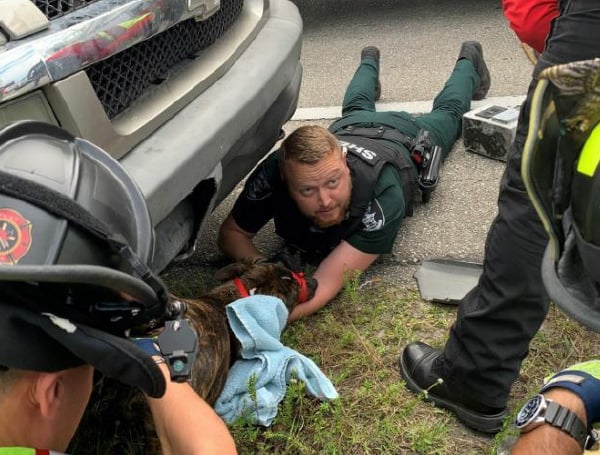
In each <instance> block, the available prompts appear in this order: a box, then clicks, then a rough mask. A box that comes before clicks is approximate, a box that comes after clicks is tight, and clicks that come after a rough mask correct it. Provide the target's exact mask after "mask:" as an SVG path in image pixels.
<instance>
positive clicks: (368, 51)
mask: <svg viewBox="0 0 600 455" xmlns="http://www.w3.org/2000/svg"><path fill="white" fill-rule="evenodd" d="M360 57H361V60H360V65H359V66H358V68H357V69H356V71H355V73H354V76H353V77H352V80H351V81H350V84H349V85H348V88H347V89H346V93H345V95H344V101H343V103H342V116H346V115H348V114H351V113H353V112H356V111H370V112H374V111H375V101H376V100H377V99H378V98H379V95H380V92H381V86H380V84H379V49H377V48H376V47H373V46H369V47H365V48H364V49H363V50H362V52H361V54H360Z"/></svg>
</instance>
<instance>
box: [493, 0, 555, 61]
mask: <svg viewBox="0 0 600 455" xmlns="http://www.w3.org/2000/svg"><path fill="white" fill-rule="evenodd" d="M502 8H503V9H504V15H505V16H506V18H507V19H508V22H509V24H510V28H512V29H513V30H514V32H515V33H516V35H517V36H518V37H519V39H520V40H521V41H522V42H523V43H525V44H527V45H529V46H531V47H532V48H533V49H535V50H536V51H538V52H542V51H543V50H544V44H545V42H546V37H547V36H548V33H549V32H550V23H551V22H552V19H554V18H555V17H556V16H558V0H502Z"/></svg>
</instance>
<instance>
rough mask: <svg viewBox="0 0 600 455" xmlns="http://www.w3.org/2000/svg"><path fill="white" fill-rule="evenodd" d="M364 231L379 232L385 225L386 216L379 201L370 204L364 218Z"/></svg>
mask: <svg viewBox="0 0 600 455" xmlns="http://www.w3.org/2000/svg"><path fill="white" fill-rule="evenodd" d="M362 224H363V230H365V231H378V230H379V229H381V228H382V227H383V226H384V225H385V215H384V213H383V210H382V209H381V205H380V204H379V201H378V200H377V199H374V200H372V201H371V202H369V205H368V206H367V209H366V210H365V212H364V214H363V217H362Z"/></svg>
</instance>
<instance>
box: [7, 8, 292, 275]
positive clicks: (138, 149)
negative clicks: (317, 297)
mask: <svg viewBox="0 0 600 455" xmlns="http://www.w3.org/2000/svg"><path fill="white" fill-rule="evenodd" d="M301 47H302V19H301V16H300V14H299V12H298V9H297V7H296V6H295V5H294V4H293V3H292V2H291V1H289V0H9V1H7V2H3V11H2V12H0V127H3V126H5V125H8V124H10V123H11V122H14V121H17V120H25V119H31V120H39V121H43V122H47V123H50V124H54V125H58V126H60V127H62V128H64V129H66V130H67V131H69V132H70V133H72V134H73V135H75V136H78V137H81V138H83V139H86V140H89V141H90V142H92V143H94V144H96V145H98V146H99V147H101V148H102V149H104V150H105V151H106V152H108V153H109V154H110V155H111V156H112V157H113V158H115V159H116V160H118V161H119V163H120V164H121V165H122V166H123V167H124V168H125V170H126V171H127V173H128V174H129V175H130V176H131V177H132V178H133V179H134V180H135V182H136V183H137V185H138V186H139V188H140V190H141V191H142V193H143V195H144V198H145V200H146V203H147V206H148V210H149V212H150V217H151V220H152V224H153V226H154V231H155V252H154V255H153V259H152V264H151V267H152V269H153V270H154V271H156V272H160V271H162V270H164V268H165V267H166V266H167V265H168V264H169V263H171V262H172V261H173V260H176V259H183V258H186V257H188V256H189V255H190V254H191V253H192V252H193V251H194V248H195V246H196V245H197V243H198V242H202V241H212V239H201V238H199V236H200V234H199V233H200V232H201V227H202V225H203V223H204V222H205V220H206V219H207V217H208V215H210V213H211V212H212V211H213V210H214V209H215V208H216V207H217V206H218V205H219V203H220V202H222V201H223V199H224V198H225V197H227V195H229V194H230V193H231V191H232V190H233V189H234V188H235V186H236V185H237V184H238V183H239V182H240V181H242V180H243V178H244V177H245V176H246V175H247V174H248V172H249V171H251V170H252V168H253V167H254V166H255V165H256V164H257V163H258V162H259V161H260V160H261V159H262V158H263V157H264V156H265V155H266V154H267V153H268V152H269V151H270V150H271V149H272V148H273V146H274V145H275V144H276V142H277V141H278V139H279V138H280V137H281V135H282V126H283V125H284V123H285V122H286V121H287V120H289V119H290V118H291V117H292V115H293V113H294V111H295V109H296V106H297V103H298V96H299V91H300V84H301V80H302V65H301V61H300V54H301Z"/></svg>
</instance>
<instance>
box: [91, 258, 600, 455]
mask: <svg viewBox="0 0 600 455" xmlns="http://www.w3.org/2000/svg"><path fill="white" fill-rule="evenodd" d="M203 273H204V274H206V275H204V278H202V276H198V274H197V273H193V272H182V271H181V270H179V269H178V268H176V269H174V270H173V271H172V273H170V274H167V275H166V277H165V278H166V279H167V282H168V283H169V284H170V286H171V287H172V289H174V290H175V292H178V290H181V291H182V292H180V293H181V294H187V295H193V294H194V293H197V292H198V293H199V292H201V291H202V289H201V288H202V286H211V285H212V284H213V283H212V282H211V280H210V279H208V278H206V276H208V275H207V274H208V273H210V271H204V272H203ZM191 276H194V277H195V279H194V281H195V283H196V286H197V287H196V288H195V289H193V291H191V292H190V289H189V288H187V287H186V288H183V286H187V283H188V280H189V279H190V277H191ZM198 283H200V284H198ZM183 291H185V292H183ZM456 309H457V308H456V307H454V306H448V305H437V304H432V303H428V302H425V301H423V300H422V299H421V298H420V295H419V293H418V292H416V291H414V290H411V289H406V288H403V287H400V286H397V285H395V284H394V283H390V282H386V281H385V280H383V279H379V278H377V277H375V278H373V277H370V278H367V277H366V276H353V277H349V279H348V280H347V282H346V285H345V286H344V289H343V291H342V292H341V293H340V294H339V296H338V297H337V298H336V299H335V300H334V301H333V302H331V303H330V304H329V305H327V306H326V307H325V308H324V309H322V310H321V311H320V312H319V313H317V314H315V315H313V316H311V317H309V318H305V319H303V320H300V321H297V322H296V323H294V324H292V325H290V326H288V327H287V328H286V329H285V330H284V332H283V335H282V341H283V343H284V344H285V345H287V346H289V347H291V348H293V349H296V350H297V351H299V352H300V353H302V354H304V355H306V356H308V357H310V358H311V359H313V360H314V361H315V362H316V363H317V365H318V366H319V367H320V368H321V370H322V371H323V372H324V373H325V374H326V375H327V377H329V378H330V379H331V381H332V382H333V383H334V385H335V387H336V389H337V391H338V393H339V395H340V398H339V399H338V400H335V401H333V402H321V401H319V400H317V399H315V398H313V397H311V396H310V395H309V394H308V393H307V392H306V390H305V387H304V384H302V383H301V382H299V381H297V380H294V381H292V383H291V384H289V386H288V389H287V393H286V396H285V398H284V400H283V402H282V403H281V404H280V407H279V411H278V414H277V417H276V418H275V421H274V422H273V424H272V425H271V426H270V427H269V428H264V427H260V426H257V425H255V423H254V416H252V415H251V414H247V415H245V416H243V417H242V418H240V419H238V421H237V422H235V423H234V424H232V425H230V429H231V432H232V434H233V435H234V438H235V440H236V443H237V446H238V450H239V452H240V453H241V454H299V455H300V454H315V453H320V454H331V455H335V454H427V455H431V454H436V455H446V454H453V455H454V454H460V455H463V454H493V453H496V447H497V446H498V445H503V444H506V442H507V441H509V440H511V438H513V437H514V429H513V428H512V427H511V426H510V425H509V424H508V422H507V424H506V425H505V429H504V430H503V431H502V432H501V433H499V434H498V435H497V436H496V437H495V438H493V437H489V436H485V435H482V434H478V433H475V432H472V431H470V430H468V429H466V428H465V427H464V426H463V425H461V424H460V423H459V422H458V421H457V420H456V419H455V418H454V416H453V415H452V414H451V413H449V412H447V411H445V410H443V409H439V408H436V407H434V406H432V405H431V404H430V403H428V402H425V401H423V399H422V397H421V396H418V395H415V394H413V393H411V392H409V391H408V390H406V389H405V387H404V384H403V381H402V379H401V377H400V375H399V373H398V371H397V368H396V362H397V358H398V355H399V354H400V352H401V350H402V348H403V347H404V346H405V345H406V344H407V343H409V342H411V341H417V340H421V341H425V342H427V343H430V344H432V345H434V346H438V347H441V346H443V344H444V342H445V340H446V337H447V334H448V328H449V327H450V325H451V324H452V323H453V322H454V320H455V317H456ZM599 340H600V338H599V335H598V334H595V333H592V332H590V331H588V330H586V329H584V328H582V327H581V326H580V325H578V324H577V323H575V322H573V321H571V320H569V319H567V318H566V317H565V316H564V314H563V313H562V312H560V311H559V310H558V309H556V308H555V307H551V309H550V312H549V314H548V317H547V319H546V321H545V322H544V324H543V326H542V328H541V329H540V331H539V333H538V334H537V335H536V336H535V338H534V339H533V341H532V343H531V346H530V354H529V356H528V357H527V359H526V360H525V362H524V364H523V367H522V371H521V374H520V376H519V378H518V379H517V381H516V382H515V384H514V386H513V389H512V394H511V397H510V409H511V411H512V412H513V415H514V412H515V409H517V408H518V407H519V406H520V405H521V403H522V402H523V401H524V400H525V399H526V398H527V397H528V396H529V395H531V394H533V393H535V392H536V391H537V390H538V388H539V386H540V384H541V382H542V379H543V378H544V376H546V375H547V374H550V373H552V372H554V371H558V370H560V369H561V368H564V367H566V366H567V365H569V364H572V363H574V362H577V361H581V360H586V359H589V358H592V357H598V354H599V352H598V346H599V345H600V344H599V343H598V341H599ZM250 390H252V385H251V387H250ZM131 438H132V441H131V444H130V447H131V446H134V441H135V440H136V438H139V435H136V434H132V436H131ZM90 446H91V445H87V446H86V447H90ZM127 450H131V449H127ZM96 453H118V452H117V451H115V449H114V446H113V448H112V449H111V450H107V449H100V448H98V449H97V451H96ZM122 453H133V452H127V451H123V452H122ZM140 453H144V452H143V451H141V452H140Z"/></svg>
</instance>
